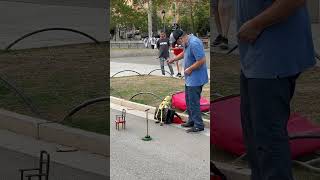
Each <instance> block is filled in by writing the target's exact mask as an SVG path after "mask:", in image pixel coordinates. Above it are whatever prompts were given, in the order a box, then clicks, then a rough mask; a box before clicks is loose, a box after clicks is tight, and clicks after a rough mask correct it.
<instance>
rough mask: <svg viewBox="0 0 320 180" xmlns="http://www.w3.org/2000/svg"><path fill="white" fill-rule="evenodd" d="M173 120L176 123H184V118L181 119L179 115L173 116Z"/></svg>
mask: <svg viewBox="0 0 320 180" xmlns="http://www.w3.org/2000/svg"><path fill="white" fill-rule="evenodd" d="M172 122H173V123H175V124H182V123H183V120H182V119H180V118H179V117H177V116H175V117H174V118H173V121H172Z"/></svg>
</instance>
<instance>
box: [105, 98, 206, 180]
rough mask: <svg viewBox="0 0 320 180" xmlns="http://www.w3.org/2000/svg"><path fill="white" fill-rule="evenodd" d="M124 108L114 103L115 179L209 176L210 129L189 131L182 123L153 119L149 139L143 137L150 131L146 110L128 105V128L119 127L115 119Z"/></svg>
mask: <svg viewBox="0 0 320 180" xmlns="http://www.w3.org/2000/svg"><path fill="white" fill-rule="evenodd" d="M122 108H125V107H121V106H118V105H114V104H111V113H110V119H111V123H112V124H111V131H110V137H111V141H110V154H111V159H110V167H111V169H110V177H111V179H113V180H122V179H130V180H150V179H157V180H160V179H165V180H186V179H197V180H207V179H209V176H210V169H209V159H210V143H209V135H208V132H209V130H208V129H206V132H203V133H200V134H189V133H186V132H185V131H184V130H183V129H181V128H178V126H174V125H164V126H162V127H160V126H159V125H158V124H155V123H154V121H151V120H150V121H149V132H150V135H151V137H152V138H153V140H152V141H149V142H145V141H142V140H141V138H142V137H144V136H145V135H146V120H145V113H144V112H137V111H136V110H132V109H129V110H128V109H127V113H128V115H127V118H126V119H127V128H126V129H125V130H123V129H120V131H118V130H116V129H115V125H114V123H113V122H114V121H113V120H114V117H115V115H116V114H120V111H119V110H121V109H122ZM151 116H152V115H150V116H149V118H150V119H151V118H152V117H151Z"/></svg>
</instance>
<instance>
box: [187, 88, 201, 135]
mask: <svg viewBox="0 0 320 180" xmlns="http://www.w3.org/2000/svg"><path fill="white" fill-rule="evenodd" d="M185 92H186V97H185V98H186V104H187V111H188V115H189V120H188V122H187V123H190V124H194V127H196V128H200V129H202V128H204V124H203V120H202V116H201V111H200V97H201V92H202V86H185Z"/></svg>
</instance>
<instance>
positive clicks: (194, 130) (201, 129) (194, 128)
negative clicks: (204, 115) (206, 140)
mask: <svg viewBox="0 0 320 180" xmlns="http://www.w3.org/2000/svg"><path fill="white" fill-rule="evenodd" d="M203 130H204V128H197V127H192V128H189V129H187V130H186V132H187V133H191V132H200V131H203Z"/></svg>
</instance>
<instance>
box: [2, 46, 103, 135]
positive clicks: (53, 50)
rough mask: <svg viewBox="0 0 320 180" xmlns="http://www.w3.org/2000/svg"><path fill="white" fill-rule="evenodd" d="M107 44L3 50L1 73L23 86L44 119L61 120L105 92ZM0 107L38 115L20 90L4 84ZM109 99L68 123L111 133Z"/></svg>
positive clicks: (87, 109) (67, 122) (84, 110)
mask: <svg viewBox="0 0 320 180" xmlns="http://www.w3.org/2000/svg"><path fill="white" fill-rule="evenodd" d="M107 57H109V50H108V45H107V44H101V45H95V44H78V45H66V46H57V47H49V48H36V49H26V50H14V51H10V52H1V53H0V67H1V69H0V75H1V76H5V77H6V79H9V80H10V81H11V82H13V83H14V84H15V85H16V86H17V87H18V88H19V89H21V90H23V92H24V94H25V95H26V96H28V97H29V98H30V99H31V100H32V102H33V104H34V105H35V106H36V107H37V108H38V109H39V111H40V112H41V117H43V118H45V119H48V120H51V121H61V120H62V119H63V117H64V116H65V115H66V114H67V113H68V111H69V110H71V109H72V108H73V107H74V106H76V105H78V104H80V103H82V102H83V101H86V100H88V99H90V98H97V97H100V96H106V91H107V89H108V85H107V83H106V82H107V78H109V75H108V72H109V71H108V69H109V61H108V59H107ZM0 108H4V109H7V110H11V111H15V112H18V113H21V114H26V115H31V116H35V114H33V113H32V112H31V111H30V110H29V108H27V107H26V106H25V104H24V103H22V101H21V99H20V98H18V97H17V95H16V94H15V93H13V92H12V91H10V90H8V88H7V87H6V86H5V85H4V83H3V82H0ZM107 110H109V103H108V102H101V103H98V104H93V105H91V106H88V107H87V108H85V109H82V110H81V111H79V112H78V113H77V114H75V115H74V116H73V118H72V119H69V120H68V121H66V122H63V123H64V124H67V125H69V126H73V127H77V128H81V129H85V130H90V131H94V132H98V133H103V134H108V133H109V122H108V119H109V118H108V117H107V115H106V114H107Z"/></svg>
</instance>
